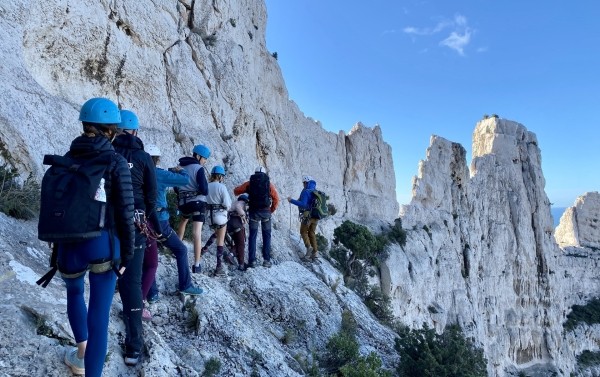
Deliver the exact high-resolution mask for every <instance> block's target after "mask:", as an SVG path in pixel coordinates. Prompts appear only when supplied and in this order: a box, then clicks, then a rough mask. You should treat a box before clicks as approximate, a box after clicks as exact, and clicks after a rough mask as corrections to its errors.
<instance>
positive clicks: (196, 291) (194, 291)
mask: <svg viewBox="0 0 600 377" xmlns="http://www.w3.org/2000/svg"><path fill="white" fill-rule="evenodd" d="M179 292H180V293H181V294H184V295H190V296H198V295H201V294H202V292H204V291H203V290H202V288H200V287H194V286H193V285H190V286H189V287H187V288H186V289H184V290H183V291H179Z"/></svg>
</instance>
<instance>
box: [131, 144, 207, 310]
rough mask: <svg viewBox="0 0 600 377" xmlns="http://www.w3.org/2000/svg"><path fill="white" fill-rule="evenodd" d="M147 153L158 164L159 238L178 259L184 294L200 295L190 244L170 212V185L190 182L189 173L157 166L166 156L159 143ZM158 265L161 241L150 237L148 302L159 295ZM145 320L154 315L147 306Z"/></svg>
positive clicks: (145, 281)
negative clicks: (182, 237) (173, 225)
mask: <svg viewBox="0 0 600 377" xmlns="http://www.w3.org/2000/svg"><path fill="white" fill-rule="evenodd" d="M145 150H146V152H148V154H149V155H150V156H151V157H152V161H153V162H154V166H155V167H156V186H157V189H156V191H157V192H156V195H157V196H156V212H157V214H158V220H159V222H160V227H161V229H162V231H163V238H162V239H160V240H158V241H159V242H161V244H162V245H164V246H165V247H166V248H168V249H169V250H171V251H172V252H173V254H174V255H175V259H176V261H177V275H178V278H179V279H178V280H179V284H178V289H179V292H180V293H182V294H184V295H199V294H201V293H202V288H198V287H195V286H194V285H193V284H192V278H191V276H190V267H189V264H188V255H187V247H186V246H185V245H184V244H183V242H181V240H180V239H179V237H178V236H177V233H175V231H174V230H173V229H172V228H171V225H170V224H169V211H168V204H167V188H168V187H174V186H178V185H185V184H187V183H188V179H189V177H188V175H187V173H186V172H185V171H184V170H183V169H182V168H181V167H176V168H171V169H169V170H164V169H161V168H159V167H158V166H157V165H158V163H159V161H160V156H161V155H162V153H161V151H160V149H159V148H158V146H156V145H152V144H151V145H147V146H146V148H145ZM157 267H158V244H157V240H156V239H154V238H152V237H148V242H147V245H146V252H145V253H144V269H143V272H142V297H143V299H144V300H145V301H148V297H153V298H154V300H156V298H157V297H158V289H157V288H156V284H155V278H156V269H157ZM142 319H143V320H145V321H149V320H151V319H152V315H151V313H150V311H149V310H148V309H147V308H144V311H143V312H142Z"/></svg>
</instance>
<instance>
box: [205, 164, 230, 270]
mask: <svg viewBox="0 0 600 377" xmlns="http://www.w3.org/2000/svg"><path fill="white" fill-rule="evenodd" d="M223 179H225V169H224V168H223V167H222V166H219V165H217V166H215V167H213V168H212V170H211V172H210V183H209V184H208V195H207V196H206V204H207V206H208V219H209V222H210V228H211V229H213V230H214V231H215V234H216V236H217V237H216V238H217V266H216V268H215V273H214V274H215V276H225V275H226V273H225V269H224V268H223V253H224V245H225V233H226V232H227V210H228V209H229V207H230V206H231V197H230V196H229V193H228V192H227V187H225V185H224V184H223Z"/></svg>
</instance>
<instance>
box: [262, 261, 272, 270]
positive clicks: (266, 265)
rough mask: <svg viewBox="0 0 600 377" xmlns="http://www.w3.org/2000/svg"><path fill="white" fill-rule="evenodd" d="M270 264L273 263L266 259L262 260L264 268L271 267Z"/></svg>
mask: <svg viewBox="0 0 600 377" xmlns="http://www.w3.org/2000/svg"><path fill="white" fill-rule="evenodd" d="M272 265H273V264H272V263H271V261H270V260H266V261H264V262H263V267H265V268H271V266H272Z"/></svg>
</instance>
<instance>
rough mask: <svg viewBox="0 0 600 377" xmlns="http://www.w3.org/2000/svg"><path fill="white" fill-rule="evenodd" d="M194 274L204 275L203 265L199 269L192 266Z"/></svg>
mask: <svg viewBox="0 0 600 377" xmlns="http://www.w3.org/2000/svg"><path fill="white" fill-rule="evenodd" d="M192 273H194V274H200V273H202V265H200V266H197V267H196V266H194V265H192Z"/></svg>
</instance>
